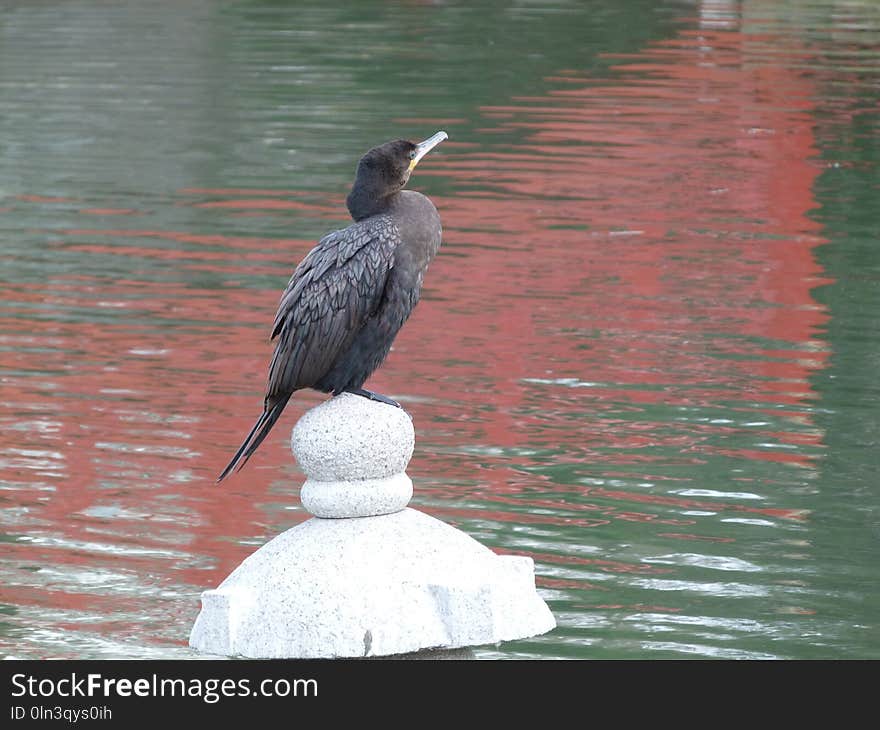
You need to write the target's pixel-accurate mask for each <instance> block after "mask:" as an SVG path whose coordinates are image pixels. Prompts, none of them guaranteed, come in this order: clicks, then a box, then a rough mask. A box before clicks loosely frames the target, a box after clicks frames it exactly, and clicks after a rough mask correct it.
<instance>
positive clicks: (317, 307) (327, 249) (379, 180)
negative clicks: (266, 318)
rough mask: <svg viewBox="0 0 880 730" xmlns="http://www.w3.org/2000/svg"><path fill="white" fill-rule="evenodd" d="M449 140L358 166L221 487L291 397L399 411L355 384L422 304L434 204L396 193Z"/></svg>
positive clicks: (279, 318)
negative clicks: (315, 395)
mask: <svg viewBox="0 0 880 730" xmlns="http://www.w3.org/2000/svg"><path fill="white" fill-rule="evenodd" d="M446 138H447V134H446V132H437V134H435V135H433V136H432V137H429V138H428V139H426V140H425V141H424V142H420V143H418V144H416V143H414V142H409V141H407V140H404V139H398V140H394V141H392V142H386V143H385V144H383V145H380V146H378V147H374V148H373V149H371V150H370V151H369V152H367V153H366V154H365V155H364V156H363V157H362V158H361V159H360V162H359V163H358V167H357V174H356V176H355V181H354V185H353V186H352V189H351V192H350V193H349V195H348V198H347V200H346V203H347V205H348V211H349V213H351V217H352V218H353V219H354V221H355V222H354V223H352V224H351V225H350V226H348V228H343V229H342V230H339V231H333V232H332V233H329V234H327V235H326V236H324V238H322V239H321V240H320V241H319V242H318V245H317V246H315V247H314V248H313V249H312V250H311V251H310V252H309V253H308V254H306V257H305V258H304V259H303V260H302V261H301V262H300V264H299V266H297V267H296V270H295V271H294V272H293V276H292V277H291V278H290V282H289V283H288V285H287V288H286V289H285V290H284V294H283V295H282V296H281V303H280V304H279V306H278V313H277V314H276V315H275V323H274V325H273V327H272V339H276V338H277V342H276V343H275V352H274V354H273V355H272V361H271V363H270V364H269V379H268V385H267V387H266V397H265V399H264V401H263V413H262V415H261V416H260V417H259V418H258V419H257V422H256V423H255V424H254V427H253V428H252V429H251V432H250V433H249V434H248V436H247V438H246V439H245V440H244V443H243V444H242V445H241V447H240V448H239V450H238V452H237V453H236V454H235V456H234V457H232V461H230V462H229V464H228V466H227V467H226V468H225V469H224V470H223V473H222V474H220V476H219V478H218V479H217V481H218V482H219V481H221V480H223V479H224V478H225V477H226V476H227V475H228V474H229V473H230V472H231V471H232V470H233V469H235V468H236V466H238V468H239V469H240V468H241V467H242V466H244V465H245V463H246V462H247V460H248V459H249V458H250V457H251V454H253V453H254V451H256V449H257V447H258V446H259V445H260V444H261V443H262V442H263V439H265V438H266V436H267V434H268V433H269V431H270V430H272V426H274V425H275V422H276V421H277V420H278V417H279V416H280V415H281V412H282V411H283V410H284V407H285V406H286V405H287V401H288V400H290V396H292V395H293V393H294V392H295V391H297V390H300V389H302V388H313V389H315V390H318V391H321V392H322V393H332V394H333V395H339V394H340V393H343V392H348V393H356V394H357V395H362V396H364V397H367V398H371V399H373V400H379V401H382V402H383V403H390V404H392V405H395V406H396V405H398V404H397V403H395V402H394V401H393V400H391V399H390V398H386V397H385V396H382V395H379V394H377V393H371V392H370V391H368V390H364V389H363V388H362V387H361V386H363V384H364V382H365V381H366V379H367V378H368V377H369V376H370V375H371V374H372V372H373V371H374V370H375V369H376V368H377V367H379V365H380V364H381V363H382V361H383V360H384V359H385V357H386V356H387V355H388V351H389V350H390V349H391V343H392V342H393V341H394V338H395V336H396V335H397V332H398V331H399V330H400V328H401V327H402V326H403V323H404V322H405V321H406V320H407V318H408V317H409V315H410V313H411V312H412V310H413V307H415V305H416V302H418V301H419V295H420V293H421V289H422V280H423V278H424V276H425V271H426V270H427V268H428V264H429V263H430V262H431V259H433V258H434V255H435V254H436V253H437V249H438V248H440V235H441V227H440V216H439V215H438V214H437V209H436V208H435V207H434V204H433V203H432V202H431V201H430V200H429V199H428V198H426V197H425V196H424V195H422V194H421V193H416V192H413V191H410V190H403V187H404V186H405V185H406V183H407V181H408V180H409V176H410V174H411V173H412V171H413V169H414V168H415V166H416V165H417V164H418V162H419V160H421V159H422V157H424V156H425V155H426V154H427V153H428V152H430V151H431V150H432V149H433V148H434V147H436V146H437V145H438V144H440V142H442V141H443V140H444V139H446Z"/></svg>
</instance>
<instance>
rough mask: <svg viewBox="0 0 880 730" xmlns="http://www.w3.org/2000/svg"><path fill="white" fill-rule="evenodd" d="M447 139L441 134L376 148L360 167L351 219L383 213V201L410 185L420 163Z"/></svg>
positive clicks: (351, 202)
mask: <svg viewBox="0 0 880 730" xmlns="http://www.w3.org/2000/svg"><path fill="white" fill-rule="evenodd" d="M447 138H448V135H447V134H446V132H437V134H435V135H433V136H431V137H428V139H426V140H425V141H424V142H418V143H416V142H410V141H409V140H406V139H395V140H393V141H391V142H386V143H385V144H382V145H379V146H378V147H373V149H371V150H370V151H369V152H367V153H366V154H365V155H364V156H363V157H361V159H360V162H359V163H358V168H357V176H356V177H355V181H354V185H353V186H352V189H351V193H350V194H349V196H348V201H347V202H348V210H349V212H350V213H351V217H352V218H354V219H355V220H361V219H362V218H366V217H368V216H370V215H372V214H373V213H374V212H375V211H376V210H377V209H380V208H381V206H382V202H381V201H383V200H384V199H386V198H388V196H390V195H393V194H394V193H397V192H399V191H400V190H402V189H403V187H404V186H405V185H406V184H407V182H408V181H409V176H410V175H411V174H412V171H413V170H414V169H415V167H416V165H418V164H419V160H421V159H422V158H423V157H424V156H425V155H426V154H428V152H430V151H431V150H432V149H434V147H436V146H437V145H438V144H440V143H441V142H442V141H443V140H444V139H447Z"/></svg>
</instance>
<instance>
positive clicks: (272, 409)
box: [217, 393, 293, 483]
mask: <svg viewBox="0 0 880 730" xmlns="http://www.w3.org/2000/svg"><path fill="white" fill-rule="evenodd" d="M291 395H293V394H292V393H288V394H287V395H285V396H282V397H281V398H280V399H279V400H277V401H275V403H273V404H272V405H271V406H270V405H267V406H266V408H264V409H263V413H262V415H261V416H260V417H259V418H258V419H257V422H256V423H255V424H254V427H253V428H252V429H251V432H250V433H249V434H248V435H247V438H246V439H245V440H244V443H243V444H242V445H241V446H240V447H239V449H238V451H236V452H235V456H233V457H232V461H230V462H229V463H228V464H227V465H226V468H225V469H224V470H223V472H222V473H221V474H220V476H219V477H217V482H218V483H220V482H222V481H223V480H224V479H225V478H226V477H227V476H229V474H230V473H231V472H232V470H233V469H235V468H236V467H238V468H239V469H241V468H242V467H243V466H244V465H245V464H246V463H247V460H248V459H250V458H251V454H253V453H254V452H255V451H256V450H257V447H258V446H259V445H260V444H261V443H263V439H265V438H266V436H268V435H269V431H271V430H272V426H274V425H275V422H276V421H277V420H278V417H279V416H280V415H281V411H283V410H284V406H286V405H287V401H288V400H290V396H291Z"/></svg>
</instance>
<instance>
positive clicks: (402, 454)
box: [291, 393, 415, 482]
mask: <svg viewBox="0 0 880 730" xmlns="http://www.w3.org/2000/svg"><path fill="white" fill-rule="evenodd" d="M414 446H415V431H414V429H413V425H412V419H411V418H410V416H409V414H408V413H406V411H404V410H403V409H402V408H396V407H395V406H390V405H388V404H386V403H380V402H378V401H371V400H369V399H367V398H364V397H362V396H359V395H353V394H351V393H342V394H341V395H338V396H336V397H335V398H331V399H330V400H328V401H326V402H324V403H322V404H321V405H319V406H317V407H315V408H312V409H311V410H310V411H308V412H306V413H305V414H304V415H303V417H302V418H300V420H299V422H298V423H297V424H296V426H295V427H294V429H293V437H292V439H291V447H292V448H293V454H294V456H295V457H296V460H297V463H298V464H299V465H300V468H301V469H302V470H303V471H304V472H305V474H306V476H307V477H308V478H309V479H310V480H316V481H321V482H344V481H356V480H363V479H384V478H386V477H390V476H393V475H395V474H400V473H402V472H404V471H405V470H406V466H407V464H409V460H410V458H412V454H413V448H414Z"/></svg>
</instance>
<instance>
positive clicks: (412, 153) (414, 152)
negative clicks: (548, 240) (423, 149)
mask: <svg viewBox="0 0 880 730" xmlns="http://www.w3.org/2000/svg"><path fill="white" fill-rule="evenodd" d="M415 157H416V151H415V150H410V151H409V159H411V160H414V159H415Z"/></svg>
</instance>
